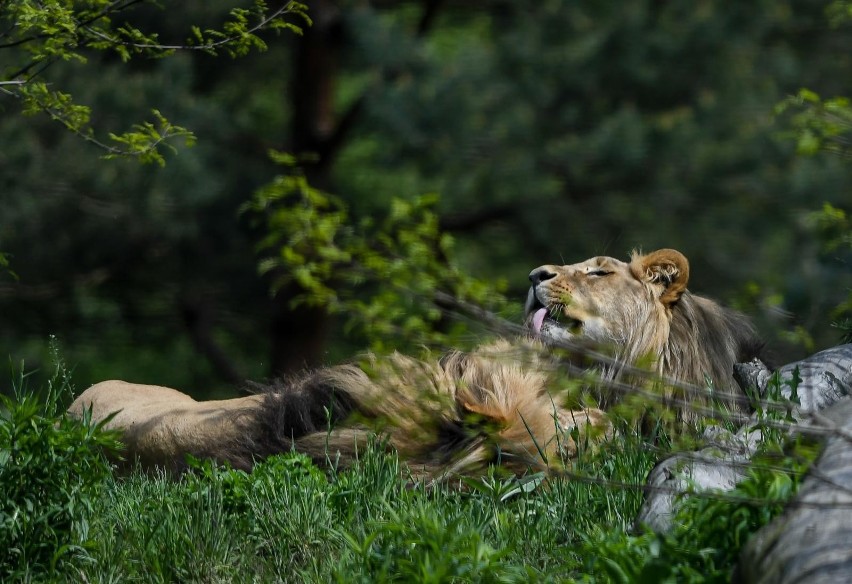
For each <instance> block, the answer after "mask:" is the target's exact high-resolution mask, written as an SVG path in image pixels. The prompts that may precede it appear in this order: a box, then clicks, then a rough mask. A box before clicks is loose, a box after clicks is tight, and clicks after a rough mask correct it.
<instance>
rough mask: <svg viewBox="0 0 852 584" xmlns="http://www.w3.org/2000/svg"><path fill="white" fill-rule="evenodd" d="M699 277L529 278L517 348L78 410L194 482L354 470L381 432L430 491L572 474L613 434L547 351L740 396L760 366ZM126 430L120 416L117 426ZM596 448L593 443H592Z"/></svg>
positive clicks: (627, 273)
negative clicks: (643, 364)
mask: <svg viewBox="0 0 852 584" xmlns="http://www.w3.org/2000/svg"><path fill="white" fill-rule="evenodd" d="M688 276H689V264H688V262H687V260H686V258H685V257H684V256H683V255H682V254H681V253H679V252H677V251H674V250H659V251H656V252H653V253H650V254H647V255H642V254H638V253H634V255H633V257H632V258H631V260H630V262H629V263H625V262H621V261H619V260H616V259H614V258H609V257H596V258H592V259H589V260H586V261H585V262H581V263H579V264H573V265H568V266H552V265H545V266H541V267H539V268H536V269H535V270H533V271H532V272H531V273H530V280H531V282H532V286H531V288H530V291H529V295H528V300H527V304H526V315H527V316H526V324H527V327H528V331H529V336H530V337H532V338H531V339H519V340H515V341H508V340H505V339H502V340H497V341H495V342H492V343H489V344H486V345H483V346H480V347H479V348H477V349H475V350H473V351H471V352H461V351H450V352H448V353H447V354H445V355H443V356H442V357H440V358H438V359H430V358H425V359H415V358H412V357H409V356H405V355H402V354H399V353H395V354H393V355H390V356H387V357H377V356H368V357H367V358H366V360H365V361H364V362H362V363H361V364H358V363H350V364H344V365H338V366H332V367H327V368H321V369H318V370H316V371H312V372H308V373H305V374H303V375H300V376H297V377H292V378H289V379H282V380H278V381H276V382H273V383H272V384H271V385H269V386H266V387H263V389H262V391H260V392H258V393H256V394H253V395H248V396H245V397H239V398H234V399H226V400H219V401H202V402H198V401H195V400H194V399H192V398H191V397H189V396H187V395H186V394H183V393H181V392H179V391H176V390H174V389H170V388H166V387H158V386H151V385H139V384H132V383H126V382H123V381H104V382H102V383H98V384H96V385H93V386H92V387H90V388H89V389H87V390H85V391H84V392H83V393H82V394H81V395H80V396H79V397H78V398H77V399H76V400H75V401H74V402H73V403H72V404H71V407H70V408H69V412H70V414H71V415H73V416H76V417H82V416H84V415H86V414H85V412H86V411H87V410H91V419H92V420H93V421H104V420H106V424H105V427H106V428H108V429H115V430H119V431H120V432H121V433H122V436H123V442H124V444H125V445H126V447H127V455H128V456H127V460H128V461H129V462H130V461H134V460H138V461H139V462H140V463H141V464H142V466H143V467H161V468H165V469H167V470H170V471H174V472H180V471H181V470H182V469H183V468H184V467H185V464H186V463H185V459H186V455H188V454H190V455H193V456H195V457H197V458H211V459H215V460H217V461H219V462H224V463H227V464H230V465H231V466H232V467H234V468H238V469H244V470H250V469H251V468H252V467H253V465H254V464H255V463H256V462H257V461H260V460H263V459H264V458H266V457H268V456H271V455H273V454H277V453H281V452H288V451H291V450H292V451H297V452H302V453H304V454H306V455H308V456H310V457H311V458H312V459H313V460H314V461H315V462H317V463H319V464H330V465H334V466H347V465H350V464H352V463H353V461H354V460H356V458H357V457H358V455H359V453H361V452H363V451H364V449H365V447H366V445H367V444H368V443H369V441H370V440H371V437H372V436H373V435H374V434H376V433H378V434H379V435H380V436H382V439H383V441H384V443H385V444H386V445H387V446H388V447H390V448H392V449H394V450H396V451H397V452H398V453H399V455H400V457H401V458H402V459H403V460H404V461H405V462H406V463H407V465H408V468H409V469H410V470H411V472H412V474H413V475H414V476H415V477H423V478H424V479H428V480H432V481H437V480H444V479H448V478H451V477H455V476H458V475H476V474H481V473H483V472H485V471H486V470H487V469H488V468H489V467H490V466H492V465H499V466H501V467H505V468H506V469H508V470H509V471H511V472H514V473H516V474H522V473H524V472H527V471H529V470H531V469H532V470H540V471H545V472H549V471H551V470H553V469H557V468H564V464H566V463H567V464H570V460H571V458H572V457H574V456H576V454H577V451H578V444H577V440H576V439H577V438H578V436H579V435H584V436H586V437H588V438H590V439H591V440H592V441H594V440H595V439H596V438H597V437H599V436H607V435H610V428H611V425H610V422H609V420H608V418H607V415H606V414H605V413H604V411H602V410H601V409H597V408H593V407H583V406H580V405H578V404H576V403H573V404H571V403H569V398H567V396H565V395H564V393H565V392H561V391H559V387H556V385H558V383H559V381H558V380H559V379H560V371H559V369H558V367H557V366H558V365H559V360H558V359H555V358H553V357H551V356H548V355H547V354H544V353H542V352H541V351H540V350H536V349H540V348H541V346H542V345H543V344H544V345H548V344H550V345H553V344H561V343H563V342H564V341H573V340H576V339H581V340H583V339H584V340H588V341H592V342H595V343H600V344H605V345H608V346H610V347H611V350H612V354H613V356H614V359H613V360H612V361H611V363H615V365H612V364H610V365H604V366H603V367H602V369H601V372H602V374H603V375H604V376H605V377H608V378H610V379H615V378H616V377H618V375H619V370H620V366H622V365H632V364H635V363H638V362H640V361H643V360H647V359H648V358H651V359H652V362H653V364H654V368H655V370H656V371H657V372H658V373H660V374H663V375H666V376H668V377H671V378H673V379H675V380H679V381H682V382H685V383H690V384H701V385H703V384H704V382H705V380H706V379H709V380H711V381H712V383H713V384H718V386H719V387H722V386H726V387H727V386H728V385H729V381H730V380H731V376H732V370H733V365H734V363H735V362H737V361H739V360H747V359H750V358H751V357H750V355H751V353H752V351H753V350H754V348H755V347H756V346H757V344H756V341H755V339H754V331H753V329H752V327H751V325H749V324H748V323H747V321H746V320H745V319H744V317H742V316H741V315H738V314H737V313H735V312H733V311H730V310H728V309H725V308H722V307H720V306H719V305H717V304H716V303H714V302H713V301H710V300H707V299H705V298H701V297H698V296H693V295H691V294H690V293H689V292H688V291H687V290H686V283H687V279H688ZM109 416H113V417H111V418H110V417H109ZM583 441H584V442H586V439H585V438H584V439H583Z"/></svg>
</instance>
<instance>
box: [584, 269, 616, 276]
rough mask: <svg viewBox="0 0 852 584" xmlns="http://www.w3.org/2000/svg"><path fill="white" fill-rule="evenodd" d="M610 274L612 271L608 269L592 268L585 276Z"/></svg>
mask: <svg viewBox="0 0 852 584" xmlns="http://www.w3.org/2000/svg"><path fill="white" fill-rule="evenodd" d="M610 274H612V272H610V271H609V270H592V271H591V272H588V273H587V274H586V275H587V276H598V277H600V276H609V275H610Z"/></svg>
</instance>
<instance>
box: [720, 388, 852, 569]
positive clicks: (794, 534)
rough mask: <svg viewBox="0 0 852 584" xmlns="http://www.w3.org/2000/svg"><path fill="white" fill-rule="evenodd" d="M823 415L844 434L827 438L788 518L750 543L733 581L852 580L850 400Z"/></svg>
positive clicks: (851, 428) (779, 520)
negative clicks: (823, 448)
mask: <svg viewBox="0 0 852 584" xmlns="http://www.w3.org/2000/svg"><path fill="white" fill-rule="evenodd" d="M831 383H834V382H833V381H832V382H831ZM823 416H824V417H825V418H826V419H827V420H829V421H831V422H832V423H834V424H836V425H837V426H838V427H839V428H841V431H840V433H838V434H837V435H835V436H832V437H831V438H829V439H828V441H827V444H826V447H825V450H824V451H823V453H822V455H821V456H820V458H819V460H817V462H816V463H815V464H814V467H813V468H812V469H811V470H810V472H809V474H808V476H807V478H805V480H804V481H803V483H802V486H801V488H800V489H799V493H798V494H797V495H796V497H795V498H794V499H793V501H792V502H790V504H789V505H788V506H787V510H786V511H785V512H784V514H783V515H781V516H780V517H777V518H776V519H775V520H774V521H773V522H772V523H770V524H769V525H767V526H766V527H764V528H763V529H761V530H760V531H758V532H757V533H756V534H755V535H754V536H753V537H752V538H751V539H750V540H749V542H748V543H747V544H746V546H745V548H744V549H743V552H742V555H741V557H740V562H739V564H738V566H737V569H736V571H735V574H734V578H733V581H734V582H737V583H740V584H770V583H771V584H797V583H801V584H805V583H807V584H829V583H835V582H852V440H851V439H850V437H852V400H850V399H848V398H847V399H845V400H843V401H842V402H840V403H838V404H836V405H834V406H833V407H832V408H831V409H829V410H826V411H825V412H823ZM844 432H845V434H844Z"/></svg>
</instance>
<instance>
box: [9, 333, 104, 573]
mask: <svg viewBox="0 0 852 584" xmlns="http://www.w3.org/2000/svg"><path fill="white" fill-rule="evenodd" d="M54 358H55V362H56V368H55V371H54V373H53V376H52V378H51V379H50V381H49V382H48V385H47V392H46V395H44V396H42V397H38V396H36V395H34V394H33V393H32V392H30V391H28V389H27V383H26V382H27V376H26V375H24V374H23V372H21V373H19V374H18V376H17V378H16V379H15V380H13V396H12V397H9V396H0V580H2V581H5V582H8V581H18V580H22V581H29V580H42V579H45V578H48V577H57V576H58V574H60V573H63V572H65V571H67V570H70V569H72V568H73V567H74V566H75V565H80V564H82V563H84V562H86V561H87V560H88V559H89V558H90V554H89V552H91V551H92V550H93V549H94V548H95V539H94V537H95V536H94V534H92V533H91V531H90V518H91V516H92V514H93V510H94V509H95V507H96V506H97V500H98V499H97V498H98V496H99V494H100V493H101V492H102V490H103V487H104V485H105V483H106V481H107V479H108V477H109V476H110V474H111V470H110V466H109V464H108V463H107V462H106V459H105V458H104V456H103V450H104V449H107V450H115V449H117V448H118V442H117V441H116V437H115V435H113V434H112V433H109V432H105V431H104V430H103V425H104V424H105V423H106V421H104V422H101V423H99V424H92V423H91V421H90V419H89V417H88V416H84V419H83V420H82V421H77V420H73V419H70V418H69V417H68V416H67V415H65V413H64V401H65V399H66V397H67V396H69V395H70V394H71V391H72V389H71V382H70V379H69V375H68V372H67V370H66V368H65V365H64V363H63V362H62V360H61V359H60V358H59V357H58V352H57V351H55V350H54Z"/></svg>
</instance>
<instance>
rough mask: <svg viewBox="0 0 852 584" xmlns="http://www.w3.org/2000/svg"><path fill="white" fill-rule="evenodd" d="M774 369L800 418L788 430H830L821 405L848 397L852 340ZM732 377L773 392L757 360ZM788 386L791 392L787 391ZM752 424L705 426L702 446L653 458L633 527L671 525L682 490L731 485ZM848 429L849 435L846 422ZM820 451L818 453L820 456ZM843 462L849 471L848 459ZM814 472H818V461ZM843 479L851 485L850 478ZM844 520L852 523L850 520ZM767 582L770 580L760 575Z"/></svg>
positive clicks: (755, 439) (742, 464) (740, 472)
mask: <svg viewBox="0 0 852 584" xmlns="http://www.w3.org/2000/svg"><path fill="white" fill-rule="evenodd" d="M777 373H778V383H779V385H778V387H777V389H778V390H779V392H780V397H781V399H782V400H788V401H787V402H786V406H782V407H785V409H789V411H790V414H791V416H792V418H793V419H794V420H796V421H798V422H801V425H795V426H794V428H793V429H791V431H812V432H818V433H820V434H826V433H828V434H830V432H831V430H830V428H829V426H831V424H830V423H827V422H826V419H825V413H824V412H825V408H829V407H831V406H833V405H834V404H838V403H839V402H849V401H850V398H849V397H848V396H849V395H850V394H852V344H848V345H842V346H840V347H834V348H832V349H827V350H825V351H822V352H820V353H817V354H815V355H813V356H811V357H809V358H807V359H804V360H802V361H797V362H796V363H790V364H789V365H785V366H784V367H781V368H780V369H778V371H777ZM736 377H737V380H738V381H739V382H740V383H741V384H742V385H743V386H744V387H750V388H757V389H758V391H759V394H760V397H761V398H763V399H765V398H766V397H767V394H768V393H774V392H773V391H772V389H773V388H772V387H770V385H771V384H772V383H774V382H773V381H772V378H773V373H772V372H771V371H769V370H768V369H767V368H766V367H765V366H764V365H763V364H762V363H760V362H759V361H753V362H751V363H744V364H739V365H737V366H736ZM796 377H798V378H799V380H800V381H799V383H798V384H796V383H794V379H795V378H796ZM794 386H795V387H796V392H795V395H794V394H793V391H792V387H794ZM775 397H778V396H775ZM782 403H783V402H782ZM835 407H838V408H839V407H840V406H839V405H838V406H835ZM843 407H846V406H845V405H844V406H843ZM850 407H852V406H850ZM838 411H840V410H838ZM850 418H852V416H850ZM826 424H828V426H827V425H826ZM758 425H759V419H758V417H757V416H754V417H753V418H752V420H751V421H750V422H749V423H746V424H745V425H743V426H742V427H741V428H740V430H739V431H738V432H737V433H736V434H734V433H731V432H729V431H727V430H724V429H722V428H718V427H711V428H709V429H708V430H707V431H706V432H705V436H704V440H705V446H704V447H703V448H702V449H700V450H698V451H695V452H682V453H677V454H675V455H673V456H671V457H669V458H666V459H665V460H663V461H661V462H660V463H658V464H657V465H656V466H655V467H654V468H653V469H652V470H651V472H650V474H649V475H648V480H647V483H646V490H645V502H644V504H643V506H642V508H641V510H640V511H639V514H638V516H637V518H636V528H637V529H651V530H654V531H657V532H665V531H668V530H669V529H671V527H672V518H673V516H674V514H675V512H676V510H677V502H678V501H679V500H680V495H681V494H682V493H685V492H689V491H693V492H695V491H707V490H711V489H717V490H722V491H725V490H730V489H733V488H734V486H736V484H737V483H738V482H739V481H741V480H742V479H743V478H745V472H746V469H747V466H748V462H749V460H750V459H751V457H752V455H753V454H754V451H755V448H756V446H757V444H758V443H759V440H760V431H759V430H757V429H756V427H757V426H758ZM849 430H850V435H852V427H850V428H849ZM832 440H834V438H833V439H832ZM843 442H844V443H846V446H847V448H848V450H849V452H850V453H852V447H850V446H852V445H849V444H848V442H847V441H845V440H844V441H843ZM842 448H843V446H842V444H840V445H838V446H836V447H834V449H832V450H829V449H826V453H829V452H831V453H834V452H835V451H840V450H842ZM825 456H826V455H825V454H824V455H823V458H824V457H825ZM831 456H834V457H837V456H839V455H837V454H831ZM820 460H821V461H822V460H823V459H820ZM837 460H838V463H837V464H840V463H841V462H842V461H841V460H840V459H839V458H838V459H837ZM830 464H831V465H832V468H834V466H836V463H833V462H832V463H830ZM846 464H847V466H848V467H849V468H850V472H852V460H849V461H847V462H846ZM815 472H821V471H820V470H819V466H817V471H815ZM808 480H810V479H808ZM846 484H847V485H850V486H852V481H848V482H847V483H846ZM803 491H804V488H803ZM848 523H849V524H850V525H852V521H850V522H848ZM847 550H848V551H849V553H850V555H852V538H850V539H849V543H848V544H847ZM767 553H768V550H767ZM850 579H852V574H850ZM744 581H750V580H744ZM769 581H771V580H766V582H769Z"/></svg>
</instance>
